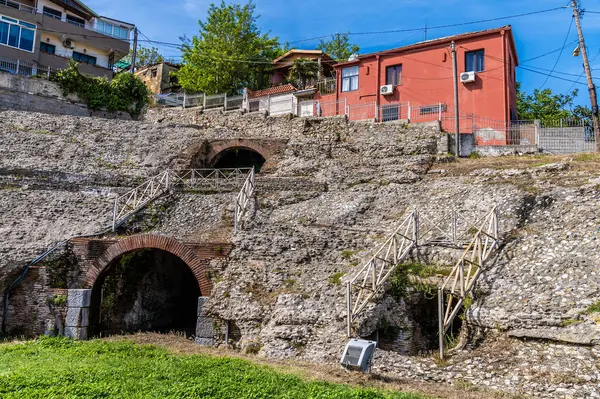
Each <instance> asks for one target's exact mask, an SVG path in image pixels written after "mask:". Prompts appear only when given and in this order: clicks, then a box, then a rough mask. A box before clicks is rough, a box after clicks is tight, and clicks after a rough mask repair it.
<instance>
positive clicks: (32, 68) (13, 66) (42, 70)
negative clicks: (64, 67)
mask: <svg viewBox="0 0 600 399" xmlns="http://www.w3.org/2000/svg"><path fill="white" fill-rule="evenodd" d="M0 72H8V73H12V74H15V75H24V76H44V77H46V78H49V77H50V72H51V69H50V67H49V66H46V65H40V64H37V63H34V62H27V61H21V60H18V59H12V58H7V57H0Z"/></svg>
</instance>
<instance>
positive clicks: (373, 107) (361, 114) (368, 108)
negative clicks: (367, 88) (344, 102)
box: [346, 101, 378, 121]
mask: <svg viewBox="0 0 600 399" xmlns="http://www.w3.org/2000/svg"><path fill="white" fill-rule="evenodd" d="M346 109H347V110H348V111H347V115H348V119H349V120H351V121H366V120H371V121H376V120H377V114H378V109H377V103H375V101H373V102H369V103H363V104H356V105H348V106H347V107H346Z"/></svg>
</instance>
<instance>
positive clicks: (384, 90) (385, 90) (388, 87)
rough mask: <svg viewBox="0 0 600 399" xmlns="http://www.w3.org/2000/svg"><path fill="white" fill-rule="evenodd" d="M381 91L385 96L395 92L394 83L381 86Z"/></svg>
mask: <svg viewBox="0 0 600 399" xmlns="http://www.w3.org/2000/svg"><path fill="white" fill-rule="evenodd" d="M379 93H381V94H382V95H384V96H388V95H390V94H394V86H392V85H384V86H381V87H380V88H379Z"/></svg>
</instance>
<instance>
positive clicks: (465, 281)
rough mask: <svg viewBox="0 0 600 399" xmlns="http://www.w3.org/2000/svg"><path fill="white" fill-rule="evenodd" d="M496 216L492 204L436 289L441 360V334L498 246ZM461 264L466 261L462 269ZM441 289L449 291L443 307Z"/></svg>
mask: <svg viewBox="0 0 600 399" xmlns="http://www.w3.org/2000/svg"><path fill="white" fill-rule="evenodd" d="M498 218H499V217H498V208H497V207H494V208H493V209H492V210H491V211H489V212H488V213H487V215H486V216H485V217H484V218H483V221H482V222H481V224H480V226H479V228H478V230H477V232H476V233H475V235H474V236H473V239H472V240H471V242H469V244H468V245H467V247H466V248H465V250H464V252H463V253H462V255H461V257H460V258H459V260H458V261H457V262H456V264H455V266H454V267H453V268H452V271H451V272H450V274H449V275H448V277H446V279H445V280H444V282H443V284H442V285H441V287H440V288H439V289H438V317H439V320H438V330H439V347H440V358H442V359H443V358H444V335H445V334H446V332H447V331H448V329H449V328H450V326H451V325H452V322H453V321H454V319H455V318H456V316H457V315H458V312H459V311H460V309H461V308H462V305H463V303H464V301H465V299H466V298H467V297H468V296H469V295H470V294H471V292H472V291H473V288H474V287H475V283H476V282H477V278H478V277H479V275H480V274H481V273H482V270H483V268H484V266H485V263H486V262H487V261H488V260H489V259H490V257H491V255H492V253H493V252H494V250H496V249H497V248H498V247H499V246H500V237H499V233H498ZM465 263H466V264H467V267H466V270H465ZM465 272H466V273H465ZM444 291H449V292H448V294H447V296H448V303H447V305H446V306H445V307H444ZM455 300H456V301H455ZM444 308H445V309H444Z"/></svg>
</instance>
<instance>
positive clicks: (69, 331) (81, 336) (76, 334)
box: [65, 327, 88, 341]
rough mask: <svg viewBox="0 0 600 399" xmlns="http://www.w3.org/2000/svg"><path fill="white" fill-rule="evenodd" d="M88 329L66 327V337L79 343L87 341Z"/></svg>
mask: <svg viewBox="0 0 600 399" xmlns="http://www.w3.org/2000/svg"><path fill="white" fill-rule="evenodd" d="M87 330H88V329H87V327H65V337H67V338H73V339H75V340H78V341H84V340H86V339H87Z"/></svg>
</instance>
